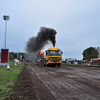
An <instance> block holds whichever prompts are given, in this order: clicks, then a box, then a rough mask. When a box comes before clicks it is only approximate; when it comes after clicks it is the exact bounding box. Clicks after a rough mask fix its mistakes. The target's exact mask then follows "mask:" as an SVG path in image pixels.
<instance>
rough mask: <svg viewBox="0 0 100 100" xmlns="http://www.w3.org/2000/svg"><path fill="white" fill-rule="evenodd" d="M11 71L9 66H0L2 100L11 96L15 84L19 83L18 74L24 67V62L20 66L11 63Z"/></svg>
mask: <svg viewBox="0 0 100 100" xmlns="http://www.w3.org/2000/svg"><path fill="white" fill-rule="evenodd" d="M9 64H10V70H7V66H0V100H3V99H4V98H6V97H7V96H9V95H10V94H11V91H10V90H12V89H13V86H14V83H15V82H16V81H17V78H18V74H19V73H20V72H21V70H22V68H23V67H24V62H23V63H20V64H19V65H16V66H15V65H14V62H9Z"/></svg>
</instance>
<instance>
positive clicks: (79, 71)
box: [10, 63, 100, 100]
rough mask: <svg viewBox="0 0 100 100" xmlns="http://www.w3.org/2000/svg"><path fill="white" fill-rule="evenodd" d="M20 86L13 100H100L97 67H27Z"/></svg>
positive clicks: (98, 70) (98, 71) (99, 81)
mask: <svg viewBox="0 0 100 100" xmlns="http://www.w3.org/2000/svg"><path fill="white" fill-rule="evenodd" d="M29 76H30V77H29ZM27 79H28V81H27ZM23 80H24V81H23ZM18 83H20V87H19V85H18ZM18 83H17V85H15V87H14V91H16V90H17V93H16V92H15V93H14V94H13V95H12V96H10V97H11V98H13V99H11V100H18V99H19V100H33V99H34V100H100V68H97V67H85V66H65V65H62V66H61V67H43V66H37V65H36V64H32V63H26V65H25V68H24V69H23V71H22V73H21V75H19V78H18ZM23 84H24V85H23ZM26 86H27V87H26ZM20 96H22V98H19V97H20Z"/></svg>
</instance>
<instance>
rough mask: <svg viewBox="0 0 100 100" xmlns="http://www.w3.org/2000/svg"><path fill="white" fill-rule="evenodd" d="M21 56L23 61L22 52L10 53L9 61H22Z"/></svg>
mask: <svg viewBox="0 0 100 100" xmlns="http://www.w3.org/2000/svg"><path fill="white" fill-rule="evenodd" d="M20 55H22V59H24V53H22V52H18V53H16V52H9V60H14V59H16V58H17V59H20Z"/></svg>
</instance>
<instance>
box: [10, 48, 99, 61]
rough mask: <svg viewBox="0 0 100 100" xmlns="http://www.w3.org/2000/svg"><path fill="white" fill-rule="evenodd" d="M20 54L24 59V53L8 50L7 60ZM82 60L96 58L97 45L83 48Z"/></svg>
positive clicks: (18, 57)
mask: <svg viewBox="0 0 100 100" xmlns="http://www.w3.org/2000/svg"><path fill="white" fill-rule="evenodd" d="M20 55H22V59H24V58H25V57H24V53H22V52H18V53H17V52H15V53H14V52H9V60H14V59H15V58H17V59H20ZM82 55H83V60H90V59H91V58H98V55H99V47H98V48H97V49H96V48H94V47H89V48H87V49H85V50H84V51H83V53H82Z"/></svg>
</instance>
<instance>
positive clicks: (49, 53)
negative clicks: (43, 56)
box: [48, 51, 61, 55]
mask: <svg viewBox="0 0 100 100" xmlns="http://www.w3.org/2000/svg"><path fill="white" fill-rule="evenodd" d="M48 55H61V51H48Z"/></svg>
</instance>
